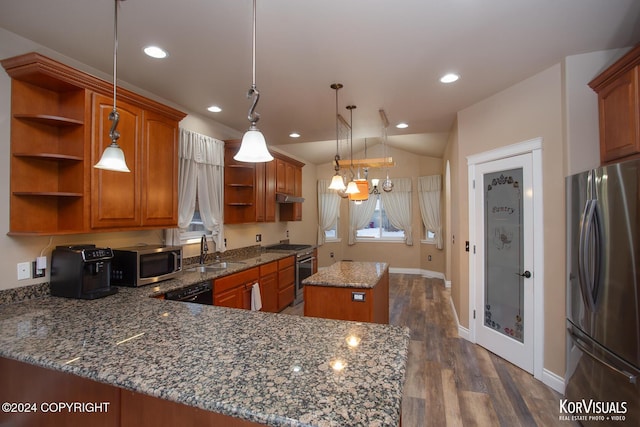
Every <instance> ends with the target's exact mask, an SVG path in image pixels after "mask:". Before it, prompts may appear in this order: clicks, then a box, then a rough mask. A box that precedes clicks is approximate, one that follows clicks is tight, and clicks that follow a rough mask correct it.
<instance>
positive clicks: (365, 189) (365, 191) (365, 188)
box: [349, 179, 369, 201]
mask: <svg viewBox="0 0 640 427" xmlns="http://www.w3.org/2000/svg"><path fill="white" fill-rule="evenodd" d="M351 182H353V183H354V184H355V185H356V187H357V188H358V191H357V192H356V193H350V194H349V200H354V201H358V200H359V201H362V200H367V199H368V198H369V181H367V180H366V179H356V180H355V181H351ZM351 182H350V183H349V185H351Z"/></svg>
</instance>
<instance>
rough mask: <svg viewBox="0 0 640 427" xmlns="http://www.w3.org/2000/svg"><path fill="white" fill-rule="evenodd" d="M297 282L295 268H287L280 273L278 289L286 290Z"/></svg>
mask: <svg viewBox="0 0 640 427" xmlns="http://www.w3.org/2000/svg"><path fill="white" fill-rule="evenodd" d="M295 281H296V270H295V268H293V266H290V267H286V268H285V269H283V270H280V271H279V272H278V288H279V289H284V288H286V287H287V286H293V284H294V283H295Z"/></svg>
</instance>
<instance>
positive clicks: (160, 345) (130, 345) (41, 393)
mask: <svg viewBox="0 0 640 427" xmlns="http://www.w3.org/2000/svg"><path fill="white" fill-rule="evenodd" d="M248 265H249V263H248ZM191 275H194V276H191ZM200 277H201V276H200V275H199V273H188V274H185V275H184V276H183V278H181V279H180V280H175V281H169V282H165V283H163V284H161V286H160V288H162V289H169V288H171V287H175V286H176V283H180V284H184V283H186V282H189V281H191V282H193V281H195V280H198V279H199V278H200ZM158 292H159V287H158V286H153V287H151V286H148V287H142V288H119V292H118V293H117V294H115V295H111V296H108V297H105V298H102V299H97V300H89V301H86V300H73V299H65V298H57V297H51V296H47V295H45V296H39V297H34V298H30V299H26V300H23V301H10V302H6V303H4V304H0V362H1V363H0V369H1V370H2V372H0V377H1V378H2V379H3V384H6V385H3V387H2V388H1V389H0V394H1V397H2V398H3V401H5V402H23V403H24V402H26V403H32V404H34V405H35V406H33V407H34V408H36V409H37V411H36V412H35V413H34V412H31V413H25V412H24V411H22V412H20V413H18V412H15V411H12V412H3V413H0V424H2V425H5V423H6V424H8V425H11V424H15V423H18V424H19V423H20V422H23V423H25V422H26V423H27V424H29V421H30V420H37V421H36V424H38V425H46V424H47V423H49V425H56V420H60V419H61V418H60V416H64V415H66V416H67V418H66V420H68V419H72V420H77V422H78V424H82V423H84V424H85V425H88V424H87V423H85V422H83V421H80V420H84V418H81V417H84V416H87V414H86V413H68V411H67V413H66V414H61V412H64V411H62V410H61V411H58V412H57V413H52V412H51V411H49V412H48V413H43V410H42V409H43V406H42V405H43V403H44V404H47V403H50V402H52V401H54V402H59V401H60V400H64V399H72V400H73V402H76V403H88V402H86V400H90V399H91V396H111V397H102V398H101V399H102V400H107V401H108V402H109V403H110V406H109V411H108V412H107V413H104V414H100V413H96V412H94V413H93V414H90V415H91V416H94V417H97V418H92V419H91V423H90V424H91V425H101V424H100V417H101V416H104V417H109V416H111V417H115V418H114V419H119V420H120V425H121V426H123V427H124V426H127V425H171V423H172V422H176V421H175V419H172V418H171V417H172V416H175V414H186V415H180V417H181V418H179V421H182V422H187V421H188V420H189V419H191V420H194V419H197V420H198V422H201V423H203V424H204V423H205V422H207V420H208V422H209V424H210V425H237V426H251V425H271V426H397V425H399V420H400V408H401V399H402V389H403V383H404V375H405V368H406V358H407V349H408V343H409V331H408V329H406V328H400V327H394V326H388V325H377V324H370V323H355V322H343V321H335V320H328V319H319V318H304V317H300V316H290V315H285V314H274V313H263V312H252V311H247V310H237V309H229V308H224V307H215V306H204V305H197V304H190V303H183V302H176V301H166V300H161V299H156V298H150V297H152V296H155V295H158ZM0 300H2V299H1V298H0ZM354 337H355V338H356V339H354ZM356 342H357V344H356V345H355V346H354V343H356ZM25 367H26V368H25ZM29 368H32V369H33V370H34V371H37V372H36V373H34V374H32V375H30V376H29V375H28V374H29V370H30V369H29ZM21 370H22V371H23V372H20V371H21ZM42 371H45V372H51V373H54V374H58V375H62V374H63V375H66V376H68V377H71V378H72V379H78V380H82V381H84V384H83V385H82V387H83V391H82V392H80V393H77V394H75V395H74V394H63V392H65V390H66V389H64V390H63V388H62V387H57V386H56V384H58V382H55V383H54V382H52V381H51V380H50V379H48V378H49V376H48V375H42ZM47 381H48V382H47ZM86 383H90V384H95V385H96V387H97V386H105V387H110V388H111V389H113V390H111V389H109V390H107V394H98V395H94V394H90V393H89V392H85V390H86ZM16 390H17V391H16ZM20 391H22V393H23V394H15V393H19V392H20ZM25 393H26V394H25ZM69 396H72V397H69ZM73 396H75V397H73ZM83 396H84V397H83ZM95 399H98V397H96V398H95ZM78 401H79V402H78ZM73 402H69V403H73ZM47 408H49V407H47ZM83 408H85V409H86V406H85V407H83ZM176 408H178V409H176ZM180 408H182V409H180ZM16 409H18V407H17V406H16ZM22 409H24V407H23V408H22ZM185 409H186V410H185ZM188 410H194V411H198V412H197V413H193V412H189V411H188ZM194 414H195V415H194ZM34 416H35V417H42V418H30V417H34ZM187 416H188V417H190V418H187ZM56 417H58V418H56ZM154 418H155V419H154ZM105 419H106V418H105ZM43 420H44V421H43ZM212 420H213V421H212ZM159 421H161V422H160V424H158V422H159ZM212 422H216V423H218V424H211V423H212ZM110 423H111V421H109V420H108V419H107V421H104V422H102V425H110ZM31 425H34V423H31ZM58 425H60V424H58ZM67 425H68V424H67ZM111 425H113V424H111ZM175 425H178V424H175ZM182 425H186V424H182Z"/></svg>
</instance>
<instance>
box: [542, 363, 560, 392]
mask: <svg viewBox="0 0 640 427" xmlns="http://www.w3.org/2000/svg"><path fill="white" fill-rule="evenodd" d="M542 382H543V383H544V384H545V385H547V386H549V387H551V388H552V389H554V390H555V391H557V392H558V393H560V394H562V395H564V385H565V384H564V378H562V377H561V376H560V375H558V374H555V373H553V372H551V371H548V370H546V369H544V370H543V371H542Z"/></svg>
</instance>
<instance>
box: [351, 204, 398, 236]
mask: <svg viewBox="0 0 640 427" xmlns="http://www.w3.org/2000/svg"><path fill="white" fill-rule="evenodd" d="M370 197H375V198H376V199H377V200H376V207H375V209H374V211H373V216H372V217H371V220H370V221H369V223H368V224H367V225H365V226H364V228H359V229H358V230H357V232H356V238H357V239H358V240H368V239H379V240H404V230H399V229H397V228H395V227H394V226H393V225H391V223H390V222H389V218H387V214H386V212H385V210H384V206H383V204H382V200H381V199H380V195H372V196H370Z"/></svg>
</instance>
